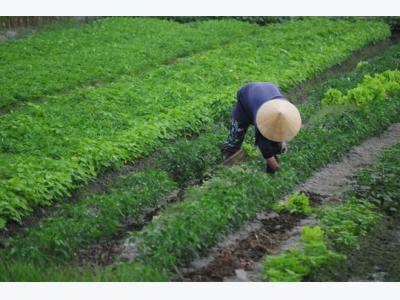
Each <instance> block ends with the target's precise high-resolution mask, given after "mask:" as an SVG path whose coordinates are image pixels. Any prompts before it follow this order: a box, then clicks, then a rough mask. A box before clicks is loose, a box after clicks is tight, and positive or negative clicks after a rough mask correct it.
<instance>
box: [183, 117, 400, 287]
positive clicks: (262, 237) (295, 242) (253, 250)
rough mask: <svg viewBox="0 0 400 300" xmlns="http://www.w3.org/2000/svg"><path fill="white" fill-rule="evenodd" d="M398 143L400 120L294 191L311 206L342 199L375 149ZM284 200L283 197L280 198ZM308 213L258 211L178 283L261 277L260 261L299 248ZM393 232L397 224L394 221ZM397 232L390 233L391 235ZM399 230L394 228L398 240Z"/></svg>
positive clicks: (376, 152)
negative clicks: (248, 221) (265, 257)
mask: <svg viewBox="0 0 400 300" xmlns="http://www.w3.org/2000/svg"><path fill="white" fill-rule="evenodd" d="M398 143H400V123H396V124H393V125H392V126H390V127H389V128H388V129H387V130H386V131H385V132H384V133H383V134H382V135H380V136H377V137H373V138H370V139H368V140H366V141H364V142H363V143H362V144H361V145H358V146H356V147H354V148H352V149H351V151H350V152H349V153H348V154H347V155H346V156H345V157H344V158H343V159H342V160H341V161H339V162H335V163H331V164H329V165H328V166H326V167H325V168H323V169H321V170H320V171H318V172H316V173H315V174H314V175H313V176H312V177H311V178H309V179H308V180H307V181H306V182H305V183H304V184H302V185H300V186H299V187H297V188H296V190H295V192H300V193H305V194H307V195H308V196H309V198H310V200H311V203H312V204H313V205H314V206H320V205H322V204H325V203H326V202H328V201H342V200H343V195H344V194H345V193H346V191H347V190H348V189H349V188H350V187H351V181H352V176H351V175H352V173H354V172H355V171H356V170H358V169H361V168H365V167H367V166H370V165H372V164H373V163H374V161H375V160H376V159H377V158H378V156H379V153H380V152H381V151H382V150H383V149H385V148H388V147H390V146H393V145H395V144H398ZM285 200H286V199H285V198H283V199H281V201H282V202H284V201H285ZM315 224H316V223H315V220H314V219H313V218H312V217H307V218H302V217H301V216H299V215H291V214H288V213H279V214H278V213H276V212H273V213H268V214H259V215H258V216H257V218H256V219H255V220H254V221H252V222H250V223H248V224H246V225H245V226H243V227H242V228H241V229H240V230H239V231H238V232H235V233H234V234H231V235H229V236H227V237H226V238H225V239H224V240H223V241H222V242H221V243H220V244H219V245H218V246H216V247H215V248H213V249H212V250H211V251H210V255H209V256H207V257H205V258H202V259H199V260H196V261H194V262H193V263H192V264H191V266H190V267H189V268H187V269H185V270H182V274H181V277H179V278H177V280H179V281H181V280H184V281H260V277H259V273H260V272H261V271H262V266H261V263H260V261H261V260H262V258H264V256H265V254H267V255H276V254H279V253H281V252H283V251H284V250H289V249H291V248H293V247H297V246H299V243H300V233H301V229H302V228H303V226H306V225H315ZM396 228H397V230H398V229H399V226H398V224H397V227H396ZM393 232H395V230H392V231H389V233H388V234H389V235H390V234H392V235H393V234H394V233H393ZM399 234H400V231H397V239H398V237H399Z"/></svg>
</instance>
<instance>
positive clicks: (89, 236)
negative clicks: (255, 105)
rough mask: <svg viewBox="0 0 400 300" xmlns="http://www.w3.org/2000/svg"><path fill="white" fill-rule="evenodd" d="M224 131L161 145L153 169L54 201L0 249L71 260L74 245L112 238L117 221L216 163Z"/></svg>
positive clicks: (40, 260)
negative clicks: (102, 190) (74, 199)
mask: <svg viewBox="0 0 400 300" xmlns="http://www.w3.org/2000/svg"><path fill="white" fill-rule="evenodd" d="M224 135H225V130H224V129H223V128H222V127H221V126H218V125H213V126H211V127H210V128H208V130H207V134H204V135H202V136H200V137H199V138H196V139H192V140H187V139H181V140H179V141H177V142H176V143H172V144H169V145H166V146H165V147H164V148H163V149H162V150H161V151H159V153H158V154H157V155H156V156H155V163H154V164H153V166H152V168H156V170H155V169H153V170H147V171H144V172H139V173H133V174H132V175H129V176H127V177H126V178H123V179H121V180H119V182H117V183H116V184H114V185H113V187H112V189H111V190H109V191H108V192H107V193H106V194H101V195H95V196H90V197H88V198H85V199H82V200H81V201H79V202H78V203H72V204H61V205H59V207H58V208H57V210H56V212H55V213H54V214H53V215H52V216H51V217H49V218H45V219H43V220H41V221H40V222H39V224H38V225H35V226H31V227H27V228H25V229H24V231H23V232H22V233H20V234H18V235H16V236H13V237H11V238H9V239H8V240H6V241H4V242H3V246H4V247H5V248H6V250H5V251H0V253H1V254H2V255H4V256H5V257H8V258H13V259H17V260H19V261H29V262H31V263H34V264H37V265H40V264H41V265H45V264H49V263H53V264H54V263H58V264H61V263H63V262H68V261H72V260H73V258H75V257H76V256H77V254H78V250H79V249H83V248H85V247H86V246H90V245H92V244H94V243H95V242H98V241H100V240H106V239H110V238H112V237H113V236H115V235H116V234H117V233H118V232H119V231H120V230H121V226H123V224H127V223H128V224H129V223H132V222H137V220H138V219H139V220H140V219H141V218H142V217H143V214H144V213H145V212H146V211H148V210H149V209H152V208H154V207H157V206H160V200H161V199H162V198H163V197H165V196H166V195H167V194H168V193H169V192H171V191H172V189H176V188H177V187H178V185H179V186H180V187H183V186H185V185H186V184H188V183H189V181H191V180H200V179H201V178H202V177H203V176H204V175H205V173H206V172H207V171H208V170H209V169H210V167H212V166H214V165H216V164H217V163H219V162H221V158H220V153H219V147H218V144H219V143H220V142H221V141H222V140H223V138H224V137H225V136H224ZM174 181H175V182H176V183H177V184H176V183H175V182H174Z"/></svg>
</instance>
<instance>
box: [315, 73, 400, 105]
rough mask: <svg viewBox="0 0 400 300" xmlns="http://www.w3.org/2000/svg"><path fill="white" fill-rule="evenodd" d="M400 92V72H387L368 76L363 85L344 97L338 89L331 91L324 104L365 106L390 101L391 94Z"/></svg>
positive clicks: (327, 94) (323, 101)
mask: <svg viewBox="0 0 400 300" xmlns="http://www.w3.org/2000/svg"><path fill="white" fill-rule="evenodd" d="M397 90H400V71H397V70H395V71H391V70H387V71H385V72H383V73H381V74H375V75H374V76H370V75H366V76H365V77H364V80H363V82H362V83H361V84H359V85H358V86H357V87H355V88H354V89H352V90H350V91H348V93H347V95H343V94H342V93H341V92H340V91H339V90H337V89H329V90H328V91H327V92H326V94H325V97H324V99H322V103H323V104H347V103H354V104H357V105H363V104H365V103H366V102H368V101H373V100H380V99H388V98H389V96H390V93H392V92H393V91H397Z"/></svg>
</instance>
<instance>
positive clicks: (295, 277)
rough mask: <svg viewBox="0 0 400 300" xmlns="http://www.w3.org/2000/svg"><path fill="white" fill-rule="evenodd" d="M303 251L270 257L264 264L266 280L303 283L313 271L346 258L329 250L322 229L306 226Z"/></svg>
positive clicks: (302, 244) (290, 251) (302, 235)
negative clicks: (303, 279) (302, 280)
mask: <svg viewBox="0 0 400 300" xmlns="http://www.w3.org/2000/svg"><path fill="white" fill-rule="evenodd" d="M301 246H302V249H301V250H299V249H297V248H294V249H291V250H289V251H286V252H284V253H282V254H281V255H278V256H270V257H268V258H267V260H266V261H265V262H264V271H265V273H264V279H267V280H269V281H301V279H302V278H304V277H305V276H306V275H308V274H309V273H310V272H311V271H312V270H313V269H315V268H319V267H321V266H323V265H324V264H327V263H330V262H332V261H337V260H341V259H343V258H344V256H342V255H340V254H337V253H335V252H333V251H331V250H329V249H328V247H327V245H326V242H325V238H324V231H323V229H321V227H318V226H316V227H308V226H305V227H304V228H303V230H302V233H301Z"/></svg>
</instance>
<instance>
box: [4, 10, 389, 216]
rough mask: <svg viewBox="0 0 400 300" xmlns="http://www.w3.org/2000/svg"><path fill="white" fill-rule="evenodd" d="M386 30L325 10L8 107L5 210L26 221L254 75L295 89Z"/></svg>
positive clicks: (200, 124) (218, 108)
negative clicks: (140, 70) (135, 72)
mask: <svg viewBox="0 0 400 300" xmlns="http://www.w3.org/2000/svg"><path fill="white" fill-rule="evenodd" d="M178 25H179V24H177V26H178ZM247 25H248V24H247ZM196 26H200V25H196ZM248 26H252V25H248ZM210 27H212V26H211V25H210ZM210 27H208V28H210ZM388 35H389V31H388V27H387V25H385V24H382V23H379V22H367V21H360V22H351V23H350V22H346V21H333V20H327V19H323V18H316V19H310V20H304V21H298V22H287V23H284V24H279V25H275V26H266V27H260V28H258V29H257V30H256V31H255V32H254V34H251V35H247V36H246V42H243V41H237V42H233V43H230V44H228V45H226V46H225V47H220V48H217V49H214V50H212V51H208V52H204V53H199V54H195V55H192V56H189V57H185V58H182V59H180V60H179V62H177V63H176V64H172V65H168V66H162V67H160V68H157V69H156V70H152V71H150V72H147V73H145V74H143V76H141V77H137V76H127V77H126V78H123V79H121V80H119V81H118V82H115V83H113V84H110V85H107V86H103V87H95V88H82V89H77V90H75V91H73V92H71V93H68V94H66V95H60V96H55V97H48V98H46V100H45V101H44V102H41V103H40V104H32V105H27V106H25V107H22V108H21V109H18V110H16V111H15V112H12V113H10V114H7V115H3V116H2V117H1V118H0V140H1V143H0V195H2V198H1V199H0V217H1V218H2V219H5V220H15V221H20V220H21V218H22V217H23V216H24V215H26V214H29V213H30V212H31V211H32V210H33V209H34V208H35V207H37V206H38V205H50V204H51V203H52V202H53V201H54V200H55V199H56V198H61V197H62V196H64V195H68V192H69V191H70V190H71V189H73V188H75V187H77V186H79V185H81V184H84V183H86V182H88V181H89V180H90V179H91V178H93V177H94V176H96V174H98V173H99V172H100V171H101V170H103V169H104V168H109V167H118V166H120V165H121V164H122V163H124V162H126V161H128V160H129V161H132V160H135V159H137V158H139V157H142V156H143V155H146V154H149V153H150V152H151V151H153V150H154V149H157V147H160V146H162V145H164V143H165V141H168V140H171V139H173V138H175V137H177V136H179V135H182V134H184V133H188V132H197V131H199V130H201V129H202V128H204V127H205V126H207V125H208V124H210V123H211V122H212V121H213V119H214V118H216V117H219V116H220V115H221V113H222V112H226V109H227V107H230V106H231V104H232V101H233V99H234V93H235V91H236V90H237V88H238V87H239V86H240V85H241V84H243V83H244V82H246V81H265V80H268V81H273V82H276V83H277V84H278V85H279V86H280V87H281V88H288V87H290V86H294V85H296V84H298V83H299V82H302V81H304V80H305V79H307V78H311V77H313V76H314V75H315V74H317V73H318V72H320V71H321V70H323V69H324V68H327V67H329V66H331V65H333V64H336V63H338V62H340V61H341V60H343V59H344V58H345V57H346V56H348V55H349V54H350V53H351V52H352V51H353V50H355V49H358V48H360V47H362V46H363V45H365V44H367V43H369V42H373V41H377V40H381V39H384V38H386V37H387V36H388ZM304 41H307V43H304ZM2 53H3V51H2ZM271 62H272V63H271ZM310 62H312V63H310ZM249 74H251V75H249ZM266 74H267V77H265V76H266Z"/></svg>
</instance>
